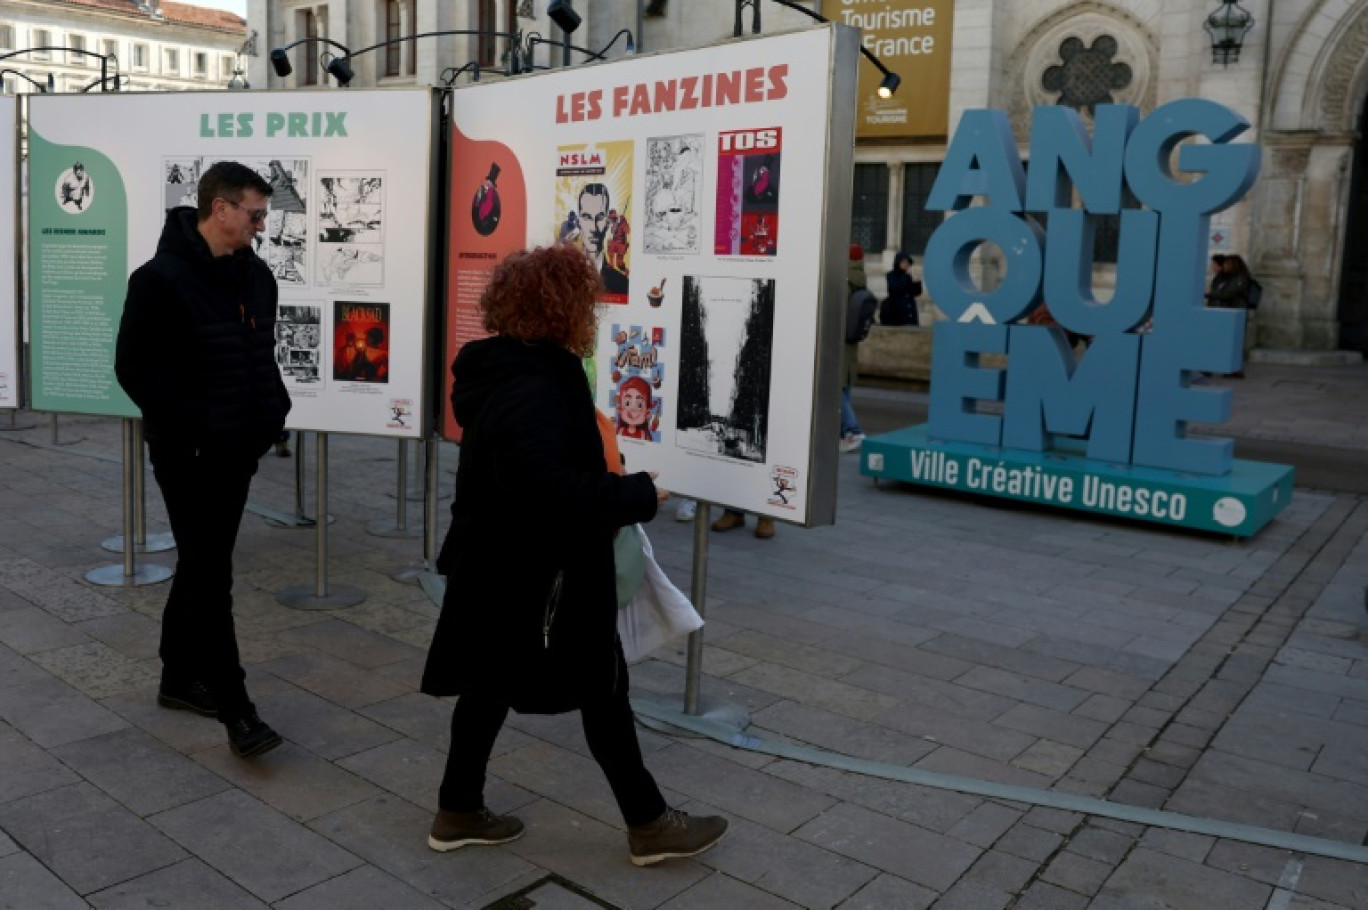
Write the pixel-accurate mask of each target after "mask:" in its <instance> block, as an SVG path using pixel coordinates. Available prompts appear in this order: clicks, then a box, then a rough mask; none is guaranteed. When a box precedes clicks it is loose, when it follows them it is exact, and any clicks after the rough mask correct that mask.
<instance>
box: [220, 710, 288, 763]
mask: <svg viewBox="0 0 1368 910" xmlns="http://www.w3.org/2000/svg"><path fill="white" fill-rule="evenodd" d="M223 725H224V726H225V727H227V728H228V745H229V746H231V747H232V749H233V754H234V755H236V756H237V757H238V758H251V757H252V756H253V755H260V754H261V753H263V752H270V751H271V750H272V749H274V748H275V747H276V746H278V745H280V744H281V743H282V742H284V740H283V739H281V738H280V734H279V733H277V732H276V731H274V730H272V729H271V728H270V727H269V726H267V725H266V722H265V721H264V720H262V719H261V718H260V717H257V714H256V712H255V711H253V712H251V713H250V714H246V715H243V716H242V717H239V718H237V719H236V720H226V721H224V722H223Z"/></svg>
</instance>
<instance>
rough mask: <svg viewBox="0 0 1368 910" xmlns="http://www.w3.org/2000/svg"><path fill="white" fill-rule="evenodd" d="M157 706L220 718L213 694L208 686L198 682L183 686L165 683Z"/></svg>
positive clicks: (158, 693) (162, 685)
mask: <svg viewBox="0 0 1368 910" xmlns="http://www.w3.org/2000/svg"><path fill="white" fill-rule="evenodd" d="M157 704H159V705H161V706H162V707H163V708H174V709H176V710H178V711H194V712H195V713H196V714H199V715H202V716H204V717H218V705H217V704H215V703H214V696H213V694H212V693H211V692H210V691H209V687H208V686H206V685H205V684H204V683H202V682H200V681H198V680H195V681H193V682H188V683H184V684H182V685H169V684H167V683H166V682H163V683H162V684H161V689H160V690H159V691H158V692H157Z"/></svg>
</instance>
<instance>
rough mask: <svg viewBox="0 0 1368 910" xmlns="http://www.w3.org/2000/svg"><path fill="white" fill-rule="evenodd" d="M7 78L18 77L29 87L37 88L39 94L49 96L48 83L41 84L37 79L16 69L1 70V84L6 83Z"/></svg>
mask: <svg viewBox="0 0 1368 910" xmlns="http://www.w3.org/2000/svg"><path fill="white" fill-rule="evenodd" d="M6 76H18V77H19V78H20V79H23V80H24V81H25V82H27V83H28V84H29V85H31V86H33V87H34V88H36V89H37V90H38V91H39V92H41V93H43V94H47V90H48V87H47V85H46V83H43V82H39V81H38V80H37V79H34V78H33V77H32V76H30V75H27V74H26V73H21V72H19V71H18V70H15V69H3V70H0V83H2V82H4V80H5V77H6Z"/></svg>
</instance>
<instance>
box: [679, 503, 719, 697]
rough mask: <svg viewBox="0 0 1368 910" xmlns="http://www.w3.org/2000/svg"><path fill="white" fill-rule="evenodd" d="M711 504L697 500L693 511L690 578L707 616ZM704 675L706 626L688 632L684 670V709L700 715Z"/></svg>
mask: <svg viewBox="0 0 1368 910" xmlns="http://www.w3.org/2000/svg"><path fill="white" fill-rule="evenodd" d="M711 512H712V506H711V505H710V504H708V503H706V502H699V503H698V510H697V511H696V512H695V513H694V529H693V530H694V546H693V575H692V576H691V578H690V581H689V600H691V601H693V605H694V609H695V610H697V611H698V615H699V616H702V617H703V618H704V619H705V620H706V619H707V616H706V615H705V611H706V610H707V598H708V543H709V538H708V526H709V525H710V524H711V522H712V517H711V514H710V513H711ZM702 676H703V630H702V629H699V630H697V631H695V632H690V633H689V661H688V665H687V667H686V669H685V671H684V713H685V714H689V715H693V716H695V717H696V716H698V697H699V689H700V688H701V686H700V682H701V679H702Z"/></svg>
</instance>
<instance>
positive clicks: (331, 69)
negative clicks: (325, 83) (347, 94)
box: [323, 57, 356, 85]
mask: <svg viewBox="0 0 1368 910" xmlns="http://www.w3.org/2000/svg"><path fill="white" fill-rule="evenodd" d="M323 68H324V69H325V70H327V71H328V75H330V76H332V77H333V78H334V79H336V80H337V84H338V85H346V84H347V83H349V82H351V81H352V79H354V78H356V72H355V71H354V70H353V69H352V68H351V64H350V63H348V62H347V58H345V57H332V58H331V59H329V60H328V62H327V63H326V64H325V65H324V66H323Z"/></svg>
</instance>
